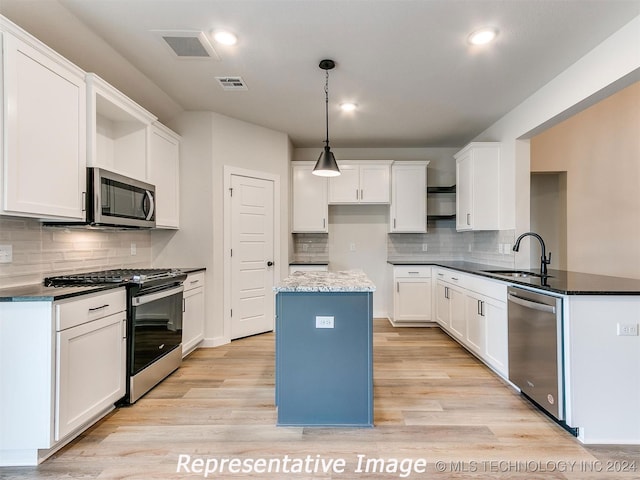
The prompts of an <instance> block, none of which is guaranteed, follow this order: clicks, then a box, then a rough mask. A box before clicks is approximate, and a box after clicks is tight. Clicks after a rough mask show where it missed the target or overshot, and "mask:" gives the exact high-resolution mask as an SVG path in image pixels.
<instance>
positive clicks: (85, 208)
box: [81, 192, 87, 212]
mask: <svg viewBox="0 0 640 480" xmlns="http://www.w3.org/2000/svg"><path fill="white" fill-rule="evenodd" d="M81 201H82V211H83V212H86V211H87V192H82V200H81Z"/></svg>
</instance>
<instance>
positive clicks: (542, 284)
mask: <svg viewBox="0 0 640 480" xmlns="http://www.w3.org/2000/svg"><path fill="white" fill-rule="evenodd" d="M387 263H390V264H391V265H432V266H439V267H444V268H450V269H452V270H458V271H460V272H465V273H471V274H474V275H480V276H482V277H487V278H491V279H493V280H500V281H503V282H507V283H509V284H513V285H515V286H518V285H522V286H526V287H531V288H535V289H537V290H543V291H547V292H552V293H558V294H562V295H640V280H637V279H633V278H621V277H610V276H606V275H594V274H590V273H580V272H571V271H567V270H552V269H549V271H548V274H549V276H548V277H545V278H540V277H535V276H531V277H517V278H511V277H505V276H502V275H500V274H496V273H489V272H487V271H486V270H496V271H497V270H503V271H508V270H523V271H528V272H533V273H538V274H539V273H540V269H535V268H525V269H517V268H513V269H512V268H509V267H496V266H495V265H483V264H480V263H471V262H462V261H437V260H415V259H410V258H402V259H389V260H387Z"/></svg>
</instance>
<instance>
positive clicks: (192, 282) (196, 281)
mask: <svg viewBox="0 0 640 480" xmlns="http://www.w3.org/2000/svg"><path fill="white" fill-rule="evenodd" d="M199 282H200V280H192V281H190V282H189V285H195V284H196V283H199Z"/></svg>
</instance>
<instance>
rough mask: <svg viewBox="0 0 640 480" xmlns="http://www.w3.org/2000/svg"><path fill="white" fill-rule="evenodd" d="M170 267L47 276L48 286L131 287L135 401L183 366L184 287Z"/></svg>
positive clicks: (130, 368) (129, 398)
mask: <svg viewBox="0 0 640 480" xmlns="http://www.w3.org/2000/svg"><path fill="white" fill-rule="evenodd" d="M186 277H187V274H186V273H183V272H180V271H178V270H172V269H134V270H104V271H100V272H90V273H83V274H73V275H63V276H58V277H50V278H45V280H44V283H45V285H46V286H72V285H79V286H86V285H100V284H109V283H116V284H122V285H125V286H126V287H127V300H128V301H127V337H128V343H127V377H128V378H127V392H126V395H125V397H124V398H123V399H122V401H121V403H123V404H130V403H134V402H136V401H137V400H138V399H139V398H140V397H141V396H143V395H144V394H145V393H147V392H148V391H149V390H151V389H152V388H153V387H154V386H155V385H157V384H158V383H159V382H160V381H162V380H163V379H164V378H165V377H166V376H167V375H169V374H170V373H171V372H173V371H174V370H176V369H177V368H178V367H179V366H180V364H181V362H182V348H181V346H182V312H183V297H182V292H183V288H184V287H183V286H182V283H183V282H184V279H185V278H186Z"/></svg>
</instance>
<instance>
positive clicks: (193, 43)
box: [153, 30, 220, 60]
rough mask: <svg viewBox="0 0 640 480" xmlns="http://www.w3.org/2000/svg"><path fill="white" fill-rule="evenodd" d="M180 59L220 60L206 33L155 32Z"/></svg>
mask: <svg viewBox="0 0 640 480" xmlns="http://www.w3.org/2000/svg"><path fill="white" fill-rule="evenodd" d="M153 33H155V34H156V35H158V36H159V37H160V38H161V39H162V40H163V43H164V44H165V45H166V46H167V47H169V48H170V49H171V51H172V52H173V54H174V55H175V56H176V57H178V58H187V59H189V58H191V59H208V58H212V59H214V60H220V58H219V57H218V54H217V53H216V51H215V50H214V49H213V46H212V45H211V42H209V39H208V38H207V36H206V35H205V34H204V32H199V31H190V30H164V31H159V30H154V31H153Z"/></svg>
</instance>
